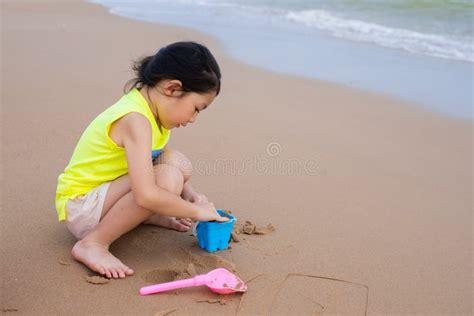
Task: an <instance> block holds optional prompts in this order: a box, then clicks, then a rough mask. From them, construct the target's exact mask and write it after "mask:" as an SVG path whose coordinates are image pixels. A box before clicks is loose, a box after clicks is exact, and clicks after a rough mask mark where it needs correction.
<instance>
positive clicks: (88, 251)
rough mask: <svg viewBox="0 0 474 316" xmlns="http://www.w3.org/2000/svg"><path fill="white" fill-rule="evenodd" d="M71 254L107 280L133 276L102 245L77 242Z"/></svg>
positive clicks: (130, 270)
mask: <svg viewBox="0 0 474 316" xmlns="http://www.w3.org/2000/svg"><path fill="white" fill-rule="evenodd" d="M71 253H72V256H73V257H74V259H76V260H77V261H79V262H82V263H83V264H85V265H86V266H87V267H88V268H89V269H91V270H93V271H95V272H97V273H100V274H102V275H104V276H106V277H107V278H115V279H117V278H125V277H126V276H129V275H132V274H133V270H132V269H130V268H129V267H127V266H126V265H124V264H123V263H122V262H121V261H120V260H119V259H117V258H116V257H115V256H114V255H112V254H111V253H110V252H109V250H108V249H107V247H106V246H104V245H102V244H99V243H96V242H93V241H84V240H79V241H78V242H77V243H76V244H75V245H74V247H73V248H72V252H71Z"/></svg>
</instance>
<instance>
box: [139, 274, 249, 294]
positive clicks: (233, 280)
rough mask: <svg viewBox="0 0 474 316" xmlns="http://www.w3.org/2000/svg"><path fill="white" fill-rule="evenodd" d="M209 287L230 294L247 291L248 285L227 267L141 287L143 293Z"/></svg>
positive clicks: (214, 290) (220, 292)
mask: <svg viewBox="0 0 474 316" xmlns="http://www.w3.org/2000/svg"><path fill="white" fill-rule="evenodd" d="M201 285H207V287H208V288H209V289H210V290H211V291H213V292H216V293H219V294H230V293H235V292H245V291H247V285H245V284H244V282H243V281H242V280H241V279H239V278H238V277H237V276H236V275H234V274H233V273H231V272H229V271H227V270H226V269H223V268H220V269H215V270H212V271H210V272H208V273H207V274H200V275H196V276H195V277H194V278H190V279H186V280H178V281H173V282H167V283H161V284H156V285H150V286H145V287H142V288H141V289H140V294H141V295H148V294H153V293H160V292H165V291H170V290H175V289H181V288H183V287H192V286H201Z"/></svg>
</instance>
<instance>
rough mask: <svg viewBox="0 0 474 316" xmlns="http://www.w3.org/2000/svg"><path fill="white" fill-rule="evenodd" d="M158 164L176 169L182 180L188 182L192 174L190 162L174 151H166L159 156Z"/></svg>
mask: <svg viewBox="0 0 474 316" xmlns="http://www.w3.org/2000/svg"><path fill="white" fill-rule="evenodd" d="M160 158H161V159H160V162H161V163H164V164H168V165H171V166H174V167H176V168H178V169H179V170H180V171H181V173H182V175H183V178H184V182H186V181H188V180H189V178H190V177H191V174H192V171H193V170H192V169H193V166H192V164H191V161H190V160H189V159H188V158H187V157H186V156H185V155H184V154H183V153H181V152H179V151H177V150H174V149H167V150H165V151H164V152H163V153H162V154H161V155H160Z"/></svg>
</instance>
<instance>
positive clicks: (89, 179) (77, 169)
mask: <svg viewBox="0 0 474 316" xmlns="http://www.w3.org/2000/svg"><path fill="white" fill-rule="evenodd" d="M130 112H138V113H140V114H142V115H144V116H145V117H146V118H147V119H148V121H150V124H151V128H152V152H151V155H152V158H156V156H157V155H158V154H159V152H160V150H161V149H162V148H163V147H164V146H165V145H166V144H167V142H168V140H169V136H170V131H169V130H167V129H165V128H163V127H162V128H161V130H160V128H159V127H158V125H157V123H156V120H155V118H154V116H153V113H152V112H151V110H150V107H149V106H148V103H147V102H146V100H145V98H144V97H143V96H142V95H141V93H140V91H138V90H137V89H133V90H132V91H130V92H129V93H127V94H126V95H124V96H123V97H122V98H121V99H120V100H118V101H117V102H116V103H115V104H114V105H112V106H111V107H109V108H108V109H106V110H105V111H104V112H102V113H101V114H99V116H97V117H96V118H95V119H94V120H93V121H92V122H91V123H90V124H89V126H88V127H87V128H86V130H85V131H84V133H83V134H82V136H81V138H80V139H79V142H78V143H77V145H76V148H75V149H74V153H73V154H72V158H71V160H70V161H69V164H68V166H67V167H66V169H64V172H63V173H61V175H59V178H58V187H57V190H56V210H57V212H58V218H59V220H60V221H63V220H65V219H66V218H67V212H66V203H67V201H68V200H69V199H73V198H75V197H77V196H79V195H83V194H86V193H87V192H89V191H90V190H92V189H94V188H95V187H97V186H99V185H101V184H103V183H105V182H109V181H112V180H115V179H117V178H118V177H120V176H123V175H124V174H127V173H128V166H127V159H126V156H125V149H124V148H123V147H119V146H118V145H117V144H116V143H115V142H114V141H113V140H112V138H110V136H109V130H110V127H111V125H112V123H113V122H115V121H116V120H118V119H120V118H121V117H123V116H124V115H126V114H128V113H130Z"/></svg>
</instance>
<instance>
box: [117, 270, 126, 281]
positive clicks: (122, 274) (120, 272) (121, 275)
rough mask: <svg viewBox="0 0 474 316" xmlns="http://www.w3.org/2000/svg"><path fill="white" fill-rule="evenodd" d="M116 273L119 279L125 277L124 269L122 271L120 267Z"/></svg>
mask: <svg viewBox="0 0 474 316" xmlns="http://www.w3.org/2000/svg"><path fill="white" fill-rule="evenodd" d="M118 275H119V277H120V278H121V279H123V278H125V271H124V270H123V269H120V270H119V271H118Z"/></svg>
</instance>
